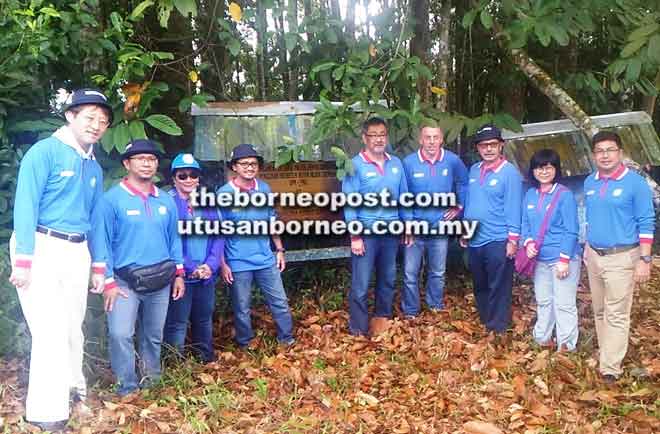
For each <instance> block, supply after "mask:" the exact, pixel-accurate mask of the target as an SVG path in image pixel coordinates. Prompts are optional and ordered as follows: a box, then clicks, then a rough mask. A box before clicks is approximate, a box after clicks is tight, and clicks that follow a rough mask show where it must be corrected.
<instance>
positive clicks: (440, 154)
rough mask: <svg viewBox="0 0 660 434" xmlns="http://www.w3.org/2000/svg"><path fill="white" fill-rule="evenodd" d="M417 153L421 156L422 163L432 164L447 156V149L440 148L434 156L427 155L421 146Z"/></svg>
mask: <svg viewBox="0 0 660 434" xmlns="http://www.w3.org/2000/svg"><path fill="white" fill-rule="evenodd" d="M417 155H418V156H419V161H420V162H421V163H429V164H431V165H433V164H435V163H437V162H439V161H442V159H443V158H444V157H445V150H444V149H443V148H440V150H439V151H438V153H437V154H436V155H434V156H432V157H429V156H427V155H426V154H425V153H424V151H423V150H422V149H421V148H420V150H419V151H417Z"/></svg>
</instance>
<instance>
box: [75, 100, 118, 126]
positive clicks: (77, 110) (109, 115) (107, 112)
mask: <svg viewBox="0 0 660 434" xmlns="http://www.w3.org/2000/svg"><path fill="white" fill-rule="evenodd" d="M89 106H96V107H98V108H100V109H101V110H103V113H104V114H105V116H106V117H107V118H108V122H109V123H112V111H110V109H109V108H107V107H104V106H102V105H99V104H81V105H77V106H73V107H71V108H69V109H67V110H66V111H67V112H71V113H73V114H74V115H76V116H78V113H80V112H81V111H82V109H84V108H85V107H89ZM108 126H110V125H108Z"/></svg>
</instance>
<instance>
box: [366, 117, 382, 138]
mask: <svg viewBox="0 0 660 434" xmlns="http://www.w3.org/2000/svg"><path fill="white" fill-rule="evenodd" d="M376 125H383V126H384V127H385V128H387V122H385V119H383V118H379V117H377V116H374V117H372V118H369V119H367V120H366V121H364V122H362V134H367V131H368V130H369V127H373V126H376Z"/></svg>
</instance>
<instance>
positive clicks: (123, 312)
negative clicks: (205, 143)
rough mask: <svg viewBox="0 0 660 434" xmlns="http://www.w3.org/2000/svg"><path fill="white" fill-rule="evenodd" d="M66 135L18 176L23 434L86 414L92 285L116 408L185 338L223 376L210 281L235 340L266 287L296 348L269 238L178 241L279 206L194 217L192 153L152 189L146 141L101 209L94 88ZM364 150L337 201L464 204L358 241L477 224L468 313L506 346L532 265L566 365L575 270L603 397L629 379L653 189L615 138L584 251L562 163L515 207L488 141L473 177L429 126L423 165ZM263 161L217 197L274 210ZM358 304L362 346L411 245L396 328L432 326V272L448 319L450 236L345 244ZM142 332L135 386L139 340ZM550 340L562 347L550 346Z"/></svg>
mask: <svg viewBox="0 0 660 434" xmlns="http://www.w3.org/2000/svg"><path fill="white" fill-rule="evenodd" d="M65 116H66V120H67V124H66V125H65V126H63V127H61V128H60V129H58V130H57V131H56V132H55V133H54V134H53V135H52V136H51V137H49V138H47V139H44V140H42V141H39V142H37V143H36V144H35V145H33V146H32V147H31V148H30V150H29V151H28V152H27V153H26V155H25V157H24V158H23V160H22V162H21V166H20V170H19V176H18V185H17V191H16V200H15V209H14V234H13V236H12V239H11V245H10V248H11V255H12V265H13V269H12V275H11V277H10V281H11V282H12V283H13V284H14V285H15V286H16V288H17V291H18V295H19V299H20V303H21V307H22V309H23V312H24V315H25V318H26V321H27V323H28V326H29V329H30V332H31V335H32V352H31V357H30V374H29V387H28V396H27V401H26V413H27V414H26V419H27V420H28V421H29V422H31V423H33V424H35V425H37V426H39V427H41V428H42V429H44V430H51V431H54V430H58V429H62V428H63V427H64V425H65V424H66V422H67V420H68V417H69V405H70V399H72V400H73V401H84V400H85V397H86V390H87V388H86V383H85V378H84V376H83V373H82V358H83V345H84V336H83V333H82V321H83V319H84V315H85V309H86V304H87V290H88V286H89V283H90V271H91V289H90V291H91V292H92V293H97V294H102V295H103V299H104V307H105V310H106V312H107V322H108V333H109V343H110V348H109V349H110V360H111V367H112V370H113V372H114V374H115V376H116V377H117V383H118V387H117V393H118V394H119V395H126V394H129V393H132V392H134V391H136V390H138V389H139V388H143V387H149V386H150V385H152V384H153V383H154V382H155V381H157V380H158V379H159V377H160V375H161V348H162V344H163V343H165V344H168V345H169V346H170V347H171V348H172V349H174V350H176V351H178V352H180V353H183V350H184V348H183V347H184V343H185V341H186V334H187V330H188V325H189V324H190V329H191V337H190V340H191V342H192V349H193V351H194V352H195V353H196V354H197V355H198V356H199V358H200V359H201V360H202V361H204V362H211V361H213V360H214V358H215V356H214V349H213V311H214V305H215V286H216V280H217V279H218V278H219V277H221V278H222V279H223V280H224V281H225V282H226V283H227V285H228V287H229V291H230V296H231V302H232V308H233V313H234V327H235V340H236V342H237V344H238V346H239V347H243V348H244V347H248V346H249V345H250V343H251V341H252V339H253V338H254V332H253V329H252V324H251V318H250V306H251V298H252V287H253V283H256V285H257V286H258V287H259V288H260V290H261V292H262V293H263V296H264V299H265V301H266V303H267V305H268V307H269V309H270V311H271V313H272V316H273V320H274V322H275V325H276V328H277V339H278V341H279V342H280V344H281V345H282V346H284V347H288V346H290V345H292V344H293V343H294V335H293V319H292V315H291V310H290V308H289V304H288V301H287V296H286V293H285V290H284V287H283V284H282V278H281V272H282V271H283V270H284V269H285V267H286V260H285V249H284V246H283V244H282V240H281V239H280V238H279V237H278V236H274V235H261V236H244V235H228V236H222V235H210V234H209V235H186V236H181V235H180V234H179V232H178V230H177V227H178V221H179V220H194V219H197V218H201V219H203V220H207V221H209V220H210V221H213V220H229V221H232V222H239V221H246V220H247V221H263V220H269V219H272V218H275V217H276V216H275V211H274V210H273V208H272V207H267V206H266V207H226V208H217V209H216V208H199V207H195V206H193V204H192V202H191V193H192V192H194V191H195V190H197V188H198V187H199V184H200V178H201V176H202V168H201V166H200V164H199V163H198V162H197V161H196V160H195V158H194V157H193V155H191V154H179V155H177V156H176V157H175V158H174V160H173V161H172V164H171V167H170V173H171V175H172V183H173V187H174V188H173V189H172V190H170V191H169V192H164V191H163V190H161V189H160V188H158V187H157V186H156V185H155V183H154V179H155V175H156V172H157V170H158V165H159V162H160V159H161V158H162V157H163V155H162V153H161V152H160V151H159V150H158V148H157V146H156V145H155V143H154V142H153V141H151V140H147V139H144V140H133V141H132V142H131V143H129V144H128V145H127V146H126V149H125V151H124V152H123V153H122V155H121V159H122V164H123V166H124V168H125V169H126V172H127V175H126V177H125V178H124V179H122V180H121V181H120V182H119V183H118V184H117V185H115V186H114V187H112V188H111V189H109V190H108V191H107V192H105V193H104V192H103V173H102V170H101V167H100V166H99V164H98V163H97V161H96V160H95V158H94V150H93V145H94V144H95V143H96V142H98V141H99V140H100V139H101V137H102V136H103V134H104V133H105V131H106V129H107V128H108V126H109V125H110V124H111V123H112V108H111V106H110V105H109V104H108V102H107V99H106V97H105V96H104V95H103V94H102V93H101V92H99V91H97V90H94V89H82V90H78V91H76V92H74V93H73V96H72V101H71V103H70V104H69V105H68V106H67V107H66V110H65ZM362 140H363V143H364V148H363V150H362V151H361V152H360V153H359V154H358V155H356V156H355V157H354V158H353V160H352V162H353V167H354V169H355V170H354V173H352V174H349V175H348V176H346V178H345V179H344V180H343V183H342V191H343V192H345V193H360V194H365V193H380V192H382V191H383V190H387V191H388V192H389V193H390V195H391V197H393V198H397V197H400V196H401V195H402V194H404V193H413V194H415V195H416V194H420V193H455V195H456V198H457V203H456V205H455V206H451V207H448V208H439V207H420V206H414V207H412V208H404V207H401V206H399V207H397V206H393V207H350V206H346V207H345V208H344V217H345V219H346V221H348V222H351V221H359V222H361V223H362V224H363V226H364V227H365V228H370V227H373V225H374V224H375V223H377V222H391V221H426V222H428V223H429V225H430V227H433V226H434V225H438V222H439V221H443V220H454V219H458V218H463V219H467V220H476V221H478V222H479V223H478V224H479V228H478V230H477V232H476V234H475V236H474V237H472V238H471V239H464V238H462V239H461V240H460V242H461V244H462V245H463V246H464V247H467V248H468V258H469V268H470V271H471V273H472V277H473V289H474V295H475V302H476V305H477V309H478V312H479V317H480V319H481V322H482V323H483V324H484V326H485V328H486V329H487V330H489V331H492V332H493V334H495V335H498V336H501V335H503V334H504V333H505V332H506V330H507V328H508V327H509V323H510V319H511V291H512V282H513V272H514V257H515V256H516V254H517V251H518V249H523V250H524V253H525V254H526V256H527V257H528V258H535V259H536V260H537V264H536V268H535V271H534V276H533V279H534V292H535V295H536V301H537V305H538V308H537V321H536V324H535V326H534V331H533V336H534V339H535V340H536V341H537V342H538V343H539V344H540V345H547V346H551V345H556V347H557V348H558V350H562V351H572V350H574V349H575V347H576V344H577V339H578V321H577V309H576V290H577V284H578V279H579V274H580V264H581V259H582V258H584V261H585V263H586V264H587V271H588V275H589V281H590V286H591V291H592V295H593V307H594V314H595V318H596V331H597V335H598V341H599V349H600V372H601V374H602V375H603V378H604V380H605V381H615V380H616V378H618V376H620V375H621V373H622V370H621V363H622V360H623V358H624V356H625V354H626V350H627V345H628V330H629V325H630V308H631V305H632V297H633V288H634V285H635V283H638V282H644V281H646V280H647V279H648V277H649V273H650V262H651V257H650V254H651V250H650V249H651V243H652V241H653V234H654V213H653V205H652V202H651V192H650V189H649V187H648V186H647V185H646V183H645V181H644V180H643V179H642V178H641V177H640V176H639V175H638V174H636V173H634V172H631V171H629V170H628V169H627V168H625V167H624V166H623V164H622V162H621V160H622V155H621V151H622V144H621V140H620V138H619V137H618V135H616V134H615V133H611V132H601V133H599V134H597V135H596V136H594V138H593V140H592V152H593V159H594V162H595V164H596V167H597V169H598V170H597V171H596V172H595V173H594V174H592V175H590V176H589V177H588V178H587V179H586V181H585V186H584V190H585V205H586V211H587V223H588V226H587V245H586V246H585V247H584V255H583V254H582V247H581V246H580V245H579V243H578V236H577V234H578V221H577V205H576V200H575V198H574V195H573V193H572V192H571V191H570V190H568V189H567V188H566V187H564V186H562V185H561V184H560V183H559V180H560V178H561V163H560V159H559V156H558V155H557V153H556V152H555V151H553V150H548V149H546V150H541V151H539V152H536V153H535V154H534V156H533V157H532V159H531V161H530V166H529V181H530V183H531V188H530V189H529V190H528V191H527V193H526V194H525V195H524V198H523V194H522V193H523V184H522V177H521V175H520V174H519V172H518V170H517V169H516V167H515V166H514V165H512V164H511V163H509V162H507V161H506V159H505V158H504V153H503V148H504V140H503V138H502V135H501V132H500V130H499V129H497V128H496V127H494V126H484V127H482V128H481V129H480V130H479V131H477V133H476V135H475V136H474V137H473V138H472V140H473V142H474V143H475V146H476V150H477V152H478V153H479V155H480V157H481V161H480V162H479V163H476V164H475V165H473V166H472V167H471V168H470V169H469V170H468V169H467V168H466V166H465V165H464V163H463V162H462V161H461V159H460V158H459V157H458V156H457V155H456V154H454V153H452V152H451V151H449V150H447V149H445V148H444V147H443V144H444V137H443V132H442V130H441V129H440V128H439V127H438V126H437V125H435V124H425V125H423V126H422V128H421V129H420V132H419V145H420V146H419V149H418V150H416V151H415V152H413V153H411V154H410V155H408V156H407V157H405V158H404V159H403V161H401V160H400V159H398V158H397V157H396V156H393V155H390V154H389V153H387V152H386V146H387V144H388V130H387V124H386V123H385V121H384V120H382V119H380V118H371V119H368V120H367V121H366V122H365V123H364V125H363V127H362ZM263 163H264V161H263V158H262V157H261V156H260V155H259V154H258V153H257V151H256V150H255V149H254V147H253V146H251V145H248V144H243V145H238V146H236V147H235V148H234V150H233V152H232V154H231V158H230V160H229V162H228V164H229V167H230V168H231V170H232V172H233V174H234V175H233V177H232V178H231V179H230V180H229V182H227V183H226V184H224V185H223V186H222V187H220V188H219V189H218V192H223V193H247V194H254V193H257V192H259V193H269V192H270V187H269V185H268V184H267V183H266V182H264V181H263V180H261V179H259V177H258V175H259V170H260V168H261V167H262V165H263ZM350 244H351V265H352V271H351V288H350V293H349V299H348V303H349V324H348V330H349V332H350V333H351V334H353V335H367V334H368V333H369V308H368V289H369V281H370V278H371V275H372V273H373V272H374V271H375V273H376V287H375V309H374V314H373V315H374V316H376V317H386V318H389V317H391V316H392V314H393V300H394V295H395V277H396V260H397V253H398V252H399V250H400V245H403V246H402V247H401V249H402V250H403V258H404V264H403V272H404V279H403V288H402V292H401V311H402V313H403V315H404V316H405V317H406V318H414V317H416V316H417V315H419V314H420V312H421V310H422V306H421V300H420V290H419V282H420V280H421V279H420V271H421V269H422V264H423V263H424V265H425V269H426V290H425V301H426V305H427V307H428V308H429V309H430V310H431V311H441V310H442V309H444V307H445V305H444V286H445V268H446V259H447V250H448V237H447V236H446V235H444V234H436V235H430V234H413V233H406V234H405V235H404V236H403V237H401V236H398V235H387V234H386V235H374V234H355V235H353V236H351V239H350ZM136 325H139V327H138V328H137V330H138V354H139V358H138V360H139V361H140V365H139V374H138V371H137V370H136V366H135V361H136V357H135V349H134V337H135V335H136ZM553 335H554V336H555V337H554V338H553Z"/></svg>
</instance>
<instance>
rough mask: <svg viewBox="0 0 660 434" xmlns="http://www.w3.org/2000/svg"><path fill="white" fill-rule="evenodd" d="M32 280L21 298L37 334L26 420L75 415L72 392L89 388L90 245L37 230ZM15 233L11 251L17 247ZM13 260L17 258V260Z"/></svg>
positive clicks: (33, 333)
mask: <svg viewBox="0 0 660 434" xmlns="http://www.w3.org/2000/svg"><path fill="white" fill-rule="evenodd" d="M34 237H35V245H34V257H33V259H32V282H31V284H30V286H29V287H28V288H27V289H19V290H18V297H19V300H20V302H21V308H22V309H23V315H24V316H25V320H26V321H27V324H28V327H29V329H30V334H31V335H32V351H31V354H30V374H29V384H28V392H27V399H26V402H25V413H26V419H27V420H29V421H34V422H55V421H59V420H64V419H68V418H69V390H70V389H71V388H75V389H81V390H84V389H85V377H84V376H83V371H82V364H83V349H84V348H83V347H84V343H85V338H84V336H83V331H82V323H83V320H84V319H85V310H86V309H87V285H88V282H89V271H90V255H89V250H88V249H87V243H86V242H83V243H71V242H69V241H65V240H59V239H57V238H53V237H49V236H47V235H44V234H41V233H38V232H37V233H35V236H34ZM15 246H16V243H15V240H14V237H13V235H12V238H11V240H10V252H11V254H12V256H13V255H14V251H15ZM12 263H13V261H12Z"/></svg>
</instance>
